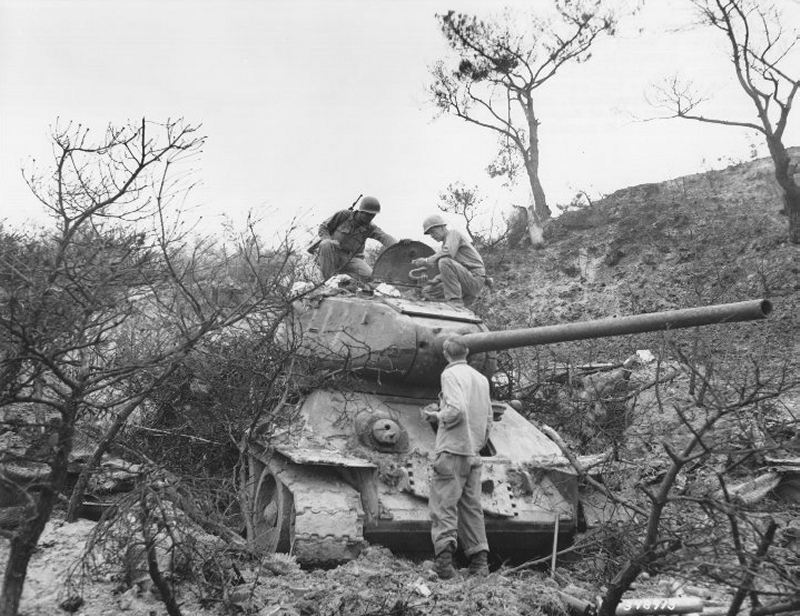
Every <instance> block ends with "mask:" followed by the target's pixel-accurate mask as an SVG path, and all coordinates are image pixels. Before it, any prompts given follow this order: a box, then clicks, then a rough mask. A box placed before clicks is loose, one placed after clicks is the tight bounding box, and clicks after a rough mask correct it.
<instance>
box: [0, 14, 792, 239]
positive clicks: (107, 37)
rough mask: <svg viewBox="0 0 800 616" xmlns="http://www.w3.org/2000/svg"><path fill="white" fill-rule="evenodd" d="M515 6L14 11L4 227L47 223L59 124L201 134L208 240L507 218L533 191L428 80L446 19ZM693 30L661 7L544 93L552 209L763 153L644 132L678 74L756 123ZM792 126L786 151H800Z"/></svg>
mask: <svg viewBox="0 0 800 616" xmlns="http://www.w3.org/2000/svg"><path fill="white" fill-rule="evenodd" d="M544 1H545V0H529V2H527V3H522V2H515V3H514V4H515V5H526V6H528V7H535V6H536V5H539V4H541V3H542V2H544ZM784 2H785V3H786V5H787V6H790V7H794V8H795V9H796V8H797V6H798V3H797V2H794V1H793V0H784ZM501 4H502V3H501V2H500V1H499V0H484V1H483V2H478V1H468V0H460V1H459V2H443V1H440V0H228V1H222V0H215V1H212V0H157V1H156V0H153V1H143V0H127V1H125V2H109V1H107V0H69V1H67V0H19V1H17V0H0V219H2V218H4V219H6V220H7V223H9V224H12V225H22V224H23V222H24V221H25V220H26V219H28V218H34V219H41V217H42V210H41V207H40V206H39V205H38V204H37V202H36V201H35V200H34V199H33V198H32V197H31V196H30V194H29V191H28V189H27V187H26V186H25V184H24V183H23V181H22V178H21V174H20V167H21V166H22V165H24V164H26V160H27V159H28V158H29V157H31V156H36V157H37V158H39V159H40V160H41V159H42V158H43V157H45V156H46V155H47V154H48V152H49V142H48V131H49V127H50V126H51V125H52V124H53V123H54V121H55V119H56V118H57V117H60V118H62V119H64V120H74V121H78V122H83V123H84V124H88V125H90V126H97V127H102V126H104V125H105V124H106V123H108V122H124V121H126V120H129V119H132V120H136V119H140V118H142V117H143V116H146V117H147V118H148V119H152V120H163V119H165V118H167V117H171V118H175V117H184V118H185V119H187V120H188V121H190V122H194V123H202V125H203V133H204V134H205V135H207V137H208V142H207V145H206V147H205V151H204V154H203V157H202V159H201V160H200V162H199V165H198V171H197V174H198V179H199V180H201V182H202V186H201V188H200V190H199V191H197V192H196V193H195V194H194V201H193V203H195V204H196V205H197V207H196V209H194V210H193V211H192V214H191V216H198V217H199V216H201V215H202V216H203V222H202V227H203V229H205V230H207V231H213V230H214V229H215V228H218V227H219V226H220V225H221V224H222V222H223V216H224V215H228V216H229V217H230V218H232V219H233V222H234V223H237V222H241V221H242V220H243V219H244V216H245V214H246V212H247V211H248V210H249V209H253V210H255V211H256V212H260V213H262V214H264V215H265V218H266V219H267V221H266V222H265V223H264V228H263V230H264V232H265V233H269V232H270V231H272V230H275V229H277V228H278V227H280V226H281V225H283V224H285V223H286V221H287V220H288V219H289V218H290V217H291V216H292V215H295V214H298V215H300V216H301V222H302V224H303V225H305V226H307V227H309V228H312V227H314V226H316V224H318V222H319V221H320V220H321V219H322V218H324V217H327V216H328V215H330V214H331V213H332V212H334V211H335V210H337V209H340V208H343V207H347V206H348V205H349V204H350V202H351V201H352V200H353V199H354V198H355V197H356V196H357V195H358V194H359V193H364V194H372V195H375V196H376V197H378V198H379V199H380V201H381V203H382V204H383V209H384V211H383V213H382V214H381V215H380V217H379V219H377V220H376V222H378V223H379V224H380V226H382V227H383V228H384V229H386V230H387V231H389V232H390V233H392V234H393V235H396V236H398V237H404V236H405V237H419V236H420V228H419V225H420V221H421V219H422V218H423V217H424V216H425V215H426V214H428V213H430V212H432V211H434V210H435V206H436V202H437V196H438V194H439V193H440V192H441V191H442V190H443V189H444V188H445V187H446V186H447V185H448V184H449V183H451V182H455V181H461V182H464V183H466V184H468V185H475V184H477V185H479V186H481V188H482V190H483V191H484V194H485V195H486V196H487V204H489V205H490V206H492V207H495V208H497V209H498V211H503V210H507V209H508V208H509V206H510V204H511V203H516V204H526V202H527V199H528V197H527V194H526V192H525V191H524V190H518V191H516V193H512V194H509V193H508V192H507V191H505V190H504V189H501V187H500V186H499V183H498V182H490V181H489V180H488V179H487V177H486V173H485V167H486V165H487V164H488V163H489V162H490V161H491V159H492V158H493V148H494V137H493V136H491V135H489V134H487V133H484V132H482V131H481V130H480V129H478V128H475V127H473V126H469V125H467V124H465V123H463V122H459V121H457V120H455V119H453V118H447V117H445V118H440V119H435V113H434V110H433V109H432V107H431V106H430V104H429V103H428V102H427V98H426V90H425V86H426V84H427V83H428V81H429V78H428V74H429V72H428V68H429V66H430V65H431V64H432V63H433V62H434V61H435V60H436V59H437V58H439V57H441V56H442V54H443V53H445V51H446V49H445V44H444V40H443V37H442V36H441V34H440V32H439V30H438V28H437V22H436V20H435V17H434V15H435V14H436V13H437V12H439V13H441V12H443V11H446V10H448V9H449V8H457V9H458V10H461V11H467V12H469V11H475V12H480V13H481V14H487V11H489V10H490V9H495V8H499V7H500V5H501ZM796 14H797V11H796V10H795V11H794V15H795V17H796ZM691 17H692V14H691V10H690V3H689V1H688V0H648V1H647V2H646V4H645V7H644V9H643V11H642V12H641V13H640V14H639V15H638V16H637V17H635V18H633V19H631V20H629V21H628V22H624V23H623V27H622V28H621V32H620V35H619V36H617V37H614V38H613V39H608V40H604V41H601V43H599V44H598V45H597V47H596V49H595V53H594V57H593V58H592V59H591V60H590V61H589V62H587V63H585V64H581V65H578V66H573V67H569V68H568V70H565V71H563V74H560V75H557V76H556V78H555V79H554V80H553V81H552V82H550V83H548V84H547V85H546V86H545V87H544V88H543V89H542V90H541V93H540V95H539V97H538V99H537V105H538V112H539V117H540V118H541V121H542V124H541V129H540V140H541V156H542V161H541V179H542V183H543V185H544V188H545V191H546V192H547V194H548V198H549V200H550V202H551V204H552V205H553V206H555V204H557V203H566V202H568V201H569V200H570V198H571V197H572V195H574V194H575V192H576V191H578V190H585V191H587V192H588V193H589V194H590V195H592V196H593V197H594V196H597V195H599V194H602V193H608V192H612V191H614V190H616V189H619V188H623V187H625V186H630V185H634V184H640V183H645V182H657V181H662V180H666V179H669V178H672V177H677V176H680V175H685V174H689V173H694V172H699V171H704V170H707V169H709V168H712V167H720V166H725V164H726V163H727V162H731V161H738V160H745V159H747V158H748V154H749V151H750V143H751V142H752V143H756V144H757V145H758V146H759V152H760V154H761V155H765V150H764V148H763V146H762V144H761V142H760V141H758V140H757V138H756V137H753V136H752V135H749V134H747V133H746V132H743V131H741V130H734V129H730V128H727V129H726V128H719V127H714V126H709V125H701V124H697V123H692V122H686V121H678V120H671V121H657V122H643V121H640V119H641V118H647V117H651V116H654V115H656V114H657V112H656V110H654V109H653V108H651V107H649V106H648V105H647V104H646V102H645V95H646V93H647V91H648V88H649V87H650V86H651V85H652V84H654V83H658V82H659V81H660V80H661V79H662V78H663V77H665V76H668V75H671V74H674V73H680V74H682V75H684V76H686V77H689V78H691V79H693V80H694V81H695V82H696V83H697V84H700V85H702V86H703V88H704V89H705V90H706V91H708V92H709V93H712V94H713V95H714V97H715V100H714V105H713V106H712V107H710V108H709V110H710V111H714V110H717V111H719V112H720V113H728V114H733V115H735V116H736V117H737V118H738V119H743V120H753V119H754V118H753V115H754V114H753V111H752V110H751V108H750V107H749V106H748V102H747V101H746V100H745V99H743V98H742V96H743V95H742V94H741V93H740V91H739V90H738V89H737V87H736V86H735V83H734V81H733V74H732V70H731V68H730V64H729V62H728V61H727V60H726V58H725V56H724V45H723V42H722V41H720V40H719V39H718V38H716V37H715V36H711V35H710V34H709V32H708V31H704V30H691V31H675V30H676V29H678V28H680V27H681V26H685V25H686V24H688V23H689V22H690V21H691ZM795 115H796V114H795ZM798 125H800V122H797V121H794V122H793V123H792V124H791V125H790V127H789V130H788V132H787V138H786V141H785V143H786V145H798V144H800V131H799V126H798ZM554 209H555V208H554Z"/></svg>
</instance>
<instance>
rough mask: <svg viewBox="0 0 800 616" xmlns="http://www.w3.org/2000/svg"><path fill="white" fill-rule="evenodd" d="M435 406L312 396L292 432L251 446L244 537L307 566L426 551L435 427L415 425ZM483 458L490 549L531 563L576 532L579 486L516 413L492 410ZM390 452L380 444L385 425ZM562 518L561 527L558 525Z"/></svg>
mask: <svg viewBox="0 0 800 616" xmlns="http://www.w3.org/2000/svg"><path fill="white" fill-rule="evenodd" d="M431 401H432V400H430V399H427V400H426V399H419V398H408V397H401V396H394V395H385V394H374V393H365V392H352V391H349V392H338V391H326V390H318V391H315V392H313V393H311V394H310V395H309V396H308V397H307V398H306V399H305V400H304V401H303V404H302V407H301V417H302V419H301V421H299V422H298V426H301V427H299V428H298V430H297V431H296V432H295V433H293V434H291V435H287V436H285V437H283V438H281V439H279V440H276V441H275V442H273V443H272V444H271V445H270V446H269V447H258V446H257V445H256V448H255V449H254V452H253V454H254V455H253V456H251V472H250V479H249V481H248V486H249V487H248V491H249V493H250V494H251V502H252V503H253V505H252V507H251V523H250V525H249V526H250V529H249V533H250V534H251V538H252V539H253V540H254V543H255V544H256V545H257V546H260V547H262V548H264V549H266V550H269V551H275V550H278V551H287V552H292V553H293V554H294V555H295V556H296V558H297V559H298V560H299V561H300V562H301V563H303V564H306V565H325V564H331V563H335V562H342V561H346V560H350V559H352V558H354V557H355V556H356V555H357V554H358V553H359V552H360V550H361V549H362V548H363V546H364V545H366V544H367V542H369V543H376V544H381V545H385V546H387V547H390V548H392V549H395V550H397V551H401V552H403V553H415V552H416V553H424V554H430V553H431V552H432V549H433V548H432V544H431V538H430V521H429V511H428V504H427V499H428V496H429V493H430V492H429V490H430V487H429V486H430V482H429V473H430V468H431V463H432V461H433V456H434V442H435V431H434V428H433V427H432V426H431V425H430V424H429V423H427V422H426V421H423V420H422V419H421V417H420V412H419V410H420V408H421V407H422V406H424V405H425V404H427V403H429V402H431ZM495 404H496V410H497V415H496V416H497V421H495V422H494V423H493V429H492V435H491V437H490V442H489V445H488V446H487V447H486V448H485V449H484V450H483V451H482V457H483V469H482V485H483V494H482V501H483V507H484V513H485V518H486V529H487V537H488V540H489V545H490V549H491V550H492V551H493V552H494V553H495V554H497V555H498V556H502V557H504V558H511V559H518V558H529V557H531V556H532V555H536V554H540V553H546V552H547V551H549V550H550V549H551V548H552V543H553V533H554V530H555V529H556V528H558V529H559V535H560V543H561V544H562V545H563V544H565V543H566V542H568V541H569V540H570V539H571V537H572V535H573V534H574V532H575V530H576V526H577V501H578V487H577V477H576V475H575V473H574V471H572V470H571V469H570V467H569V465H568V462H567V460H566V459H565V458H564V457H563V456H562V455H561V452H560V451H559V450H558V448H557V446H556V445H555V444H554V443H553V442H552V441H550V440H549V439H548V438H547V437H546V436H545V435H544V434H543V433H542V432H540V431H539V430H538V429H537V428H536V427H535V426H534V425H532V424H531V423H530V422H528V421H527V420H526V419H525V418H524V417H522V416H521V415H519V414H518V413H517V412H516V411H514V410H513V409H512V408H511V407H509V406H507V405H504V404H502V403H495ZM387 421H389V422H391V423H392V425H393V426H397V427H398V428H399V431H398V438H397V439H396V440H395V441H394V443H388V444H387V443H381V442H375V441H374V439H373V435H374V433H375V430H376V429H382V428H383V427H384V425H383V424H384V423H385V422H387ZM556 515H558V518H559V519H558V524H556Z"/></svg>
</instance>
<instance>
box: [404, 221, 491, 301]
mask: <svg viewBox="0 0 800 616" xmlns="http://www.w3.org/2000/svg"><path fill="white" fill-rule="evenodd" d="M422 230H423V231H424V233H425V235H430V236H431V237H432V238H433V239H435V240H436V241H437V242H442V247H441V248H440V249H439V250H438V251H437V252H436V253H434V254H432V255H431V256H430V257H427V258H425V257H421V258H419V259H414V261H412V264H413V265H415V266H421V265H433V264H434V263H436V264H438V266H439V274H438V275H437V276H436V277H435V278H434V279H433V280H432V282H433V283H434V285H432V286H431V288H430V289H428V290H427V295H428V297H429V298H430V299H439V298H441V297H444V300H445V301H446V302H448V303H450V304H453V305H455V306H469V305H470V304H471V303H472V302H474V301H475V300H476V299H477V298H478V296H479V295H480V294H481V292H482V291H483V287H484V285H485V283H486V268H485V267H484V265H483V259H482V258H481V256H480V255H479V254H478V251H477V250H475V246H473V245H472V242H471V241H470V239H469V238H468V237H467V236H465V235H464V234H463V233H461V232H460V231H457V230H455V229H448V228H447V223H446V222H445V221H444V219H443V218H442V217H441V216H439V215H438V214H433V215H432V216H428V217H427V218H426V219H425V220H423V221H422Z"/></svg>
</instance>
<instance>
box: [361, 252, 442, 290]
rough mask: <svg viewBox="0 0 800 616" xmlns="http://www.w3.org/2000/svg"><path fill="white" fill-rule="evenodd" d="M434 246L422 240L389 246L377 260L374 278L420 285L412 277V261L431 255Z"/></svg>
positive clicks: (403, 284) (393, 282) (401, 284)
mask: <svg viewBox="0 0 800 616" xmlns="http://www.w3.org/2000/svg"><path fill="white" fill-rule="evenodd" d="M432 254H433V248H431V247H430V246H428V245H427V244H423V243H422V242H416V241H410V242H404V243H402V244H399V243H398V244H395V245H394V246H389V248H387V249H386V250H384V251H383V252H382V253H381V255H380V256H379V257H378V259H377V261H375V266H374V267H373V268H372V278H373V279H374V280H381V281H383V282H388V283H389V284H396V285H400V286H411V287H415V286H418V283H417V280H415V279H414V278H412V277H411V270H412V269H414V266H413V265H412V264H411V262H412V261H413V260H414V259H418V258H420V257H430V256H431V255H432Z"/></svg>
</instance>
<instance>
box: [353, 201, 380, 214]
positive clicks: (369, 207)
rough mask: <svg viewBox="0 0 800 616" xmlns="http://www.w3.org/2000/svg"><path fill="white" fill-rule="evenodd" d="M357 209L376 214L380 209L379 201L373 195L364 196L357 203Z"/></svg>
mask: <svg viewBox="0 0 800 616" xmlns="http://www.w3.org/2000/svg"><path fill="white" fill-rule="evenodd" d="M358 211H359V212H367V213H368V214H377V213H378V212H380V211H381V203H380V201H378V200H377V199H376V198H375V197H364V198H362V199H361V201H359V203H358Z"/></svg>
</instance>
